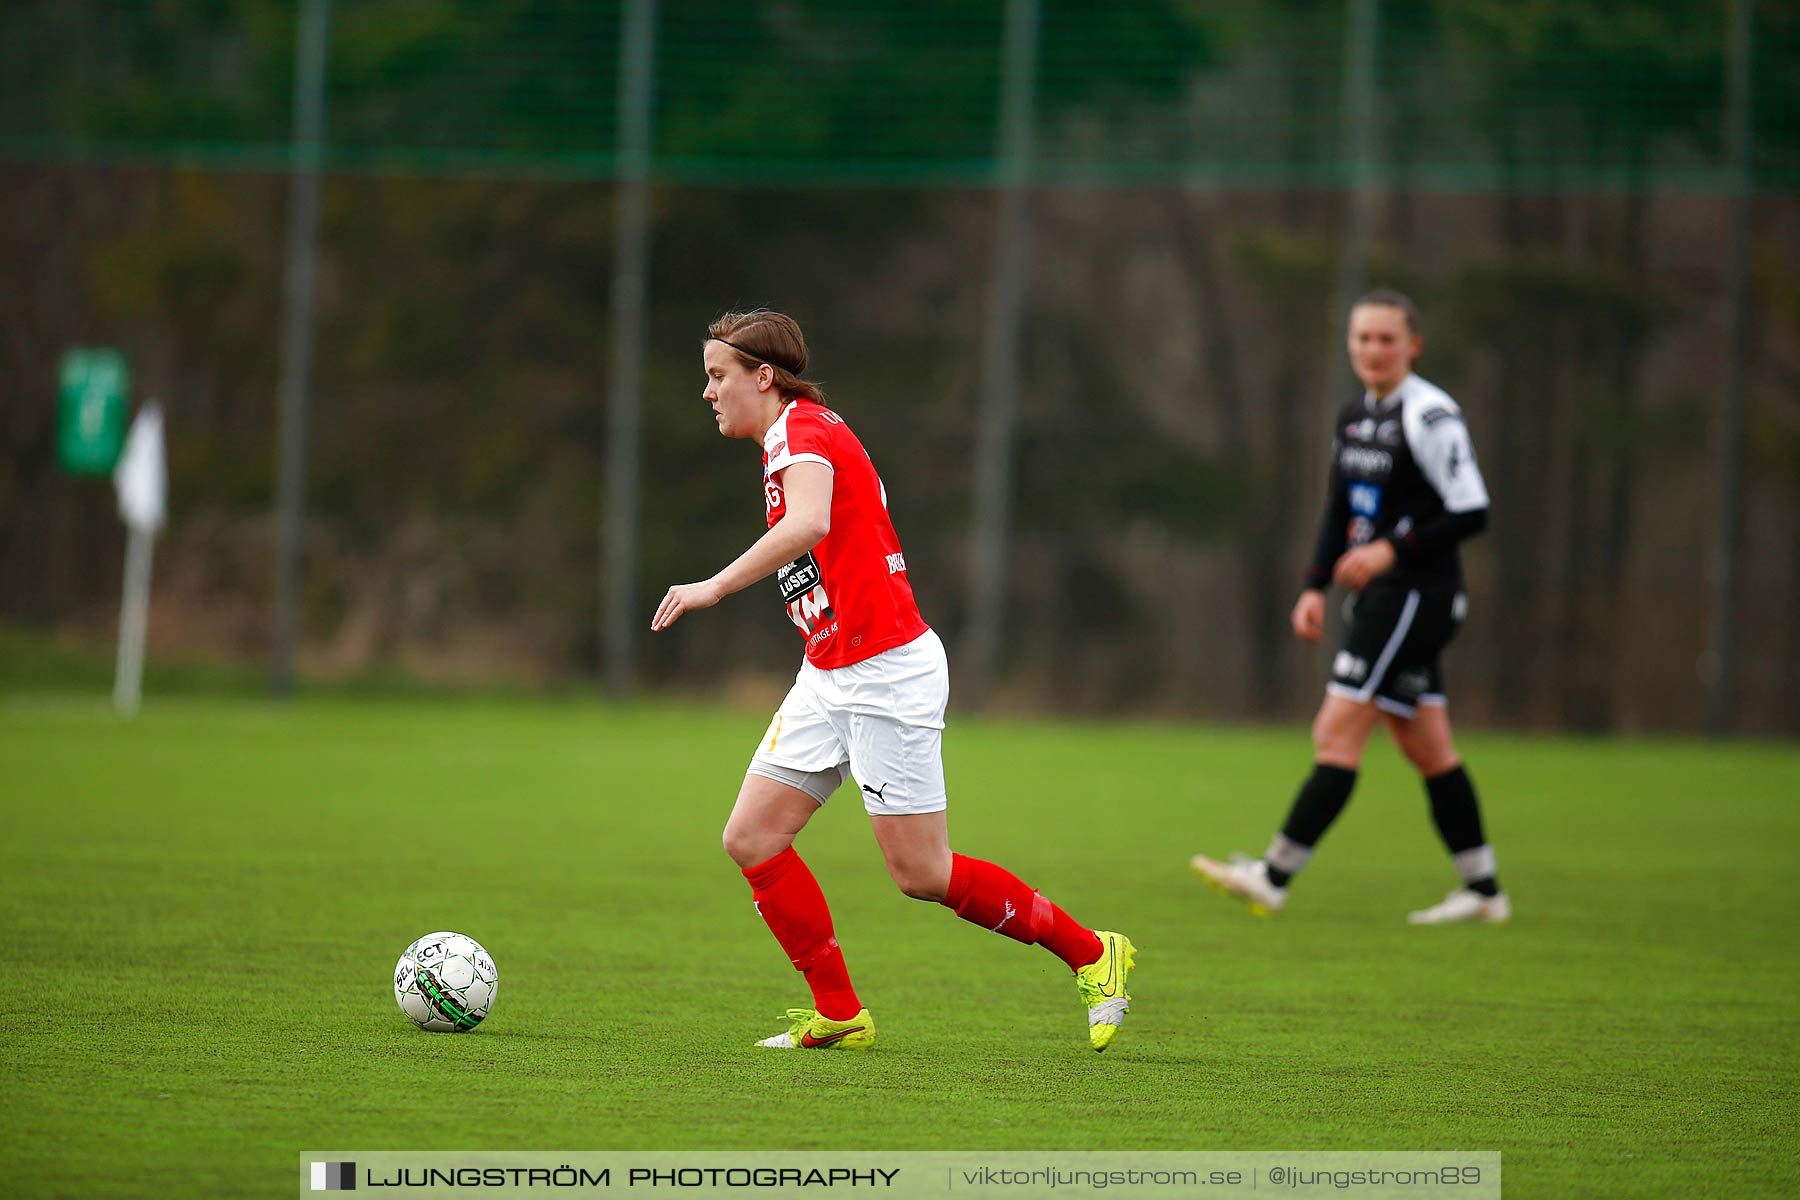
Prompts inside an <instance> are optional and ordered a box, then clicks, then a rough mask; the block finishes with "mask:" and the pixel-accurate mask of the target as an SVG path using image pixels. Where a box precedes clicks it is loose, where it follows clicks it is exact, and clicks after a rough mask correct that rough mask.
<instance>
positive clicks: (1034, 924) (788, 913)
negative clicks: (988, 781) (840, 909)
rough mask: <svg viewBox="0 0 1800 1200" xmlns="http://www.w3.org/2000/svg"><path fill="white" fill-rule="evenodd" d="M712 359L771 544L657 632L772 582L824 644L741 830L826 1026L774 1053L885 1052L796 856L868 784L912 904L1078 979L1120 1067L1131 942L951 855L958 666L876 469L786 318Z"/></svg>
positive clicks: (738, 336) (708, 584) (747, 864)
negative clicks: (812, 831)
mask: <svg viewBox="0 0 1800 1200" xmlns="http://www.w3.org/2000/svg"><path fill="white" fill-rule="evenodd" d="M703 358H704V362H705V366H706V393H705V398H706V402H707V403H708V404H709V405H711V406H712V411H713V418H714V420H716V421H717V422H718V425H719V432H720V433H722V434H724V435H725V436H726V437H730V438H749V439H754V440H756V441H758V442H760V443H762V449H763V503H764V506H765V508H766V509H767V516H768V525H769V530H768V532H767V533H765V534H764V535H763V536H762V537H761V538H759V539H758V540H757V542H756V543H755V544H754V545H752V546H751V547H750V548H749V549H748V550H746V551H744V553H743V554H741V555H740V556H739V557H738V558H737V560H736V561H735V562H733V563H732V564H731V565H730V566H728V567H726V568H725V569H724V570H722V571H720V572H719V573H718V574H717V575H714V576H713V577H712V578H711V579H706V580H702V581H701V582H699V583H681V584H676V585H675V586H674V587H672V588H670V589H669V591H668V594H667V595H666V596H664V597H663V600H662V603H661V604H660V605H658V606H657V609H656V616H655V618H654V619H653V620H652V621H651V624H650V628H651V629H653V630H662V629H667V628H668V627H669V626H671V625H673V624H674V623H675V622H676V621H677V620H679V619H680V618H681V616H682V615H683V614H684V613H688V612H691V611H693V610H695V609H701V608H711V607H712V606H713V605H715V604H717V603H718V602H719V601H720V600H722V599H724V598H725V597H726V596H729V595H731V594H732V593H733V592H737V591H741V590H743V589H744V588H746V587H749V586H750V585H751V584H753V583H756V582H757V581H759V580H761V579H764V578H766V577H767V576H769V575H771V574H773V575H774V576H775V577H776V580H777V582H778V583H779V584H780V587H781V598H782V600H783V602H785V603H786V605H787V613H788V618H789V619H790V620H791V621H793V623H794V624H795V626H796V627H798V629H799V630H800V636H801V637H802V638H803V639H804V640H805V642H806V658H805V660H804V661H803V662H802V663H801V665H800V673H799V675H798V676H797V677H796V678H795V680H794V686H793V688H792V690H790V691H789V692H788V694H787V698H786V699H785V700H783V701H782V702H781V707H780V708H779V709H778V710H777V711H776V713H775V716H774V719H773V720H771V721H770V722H769V729H768V732H767V733H765V734H764V735H763V737H762V740H761V741H760V742H759V743H758V745H757V748H756V753H755V754H754V755H753V756H752V758H751V760H750V765H749V768H748V770H747V772H746V774H745V776H744V784H743V787H742V788H741V789H739V791H738V797H737V804H736V805H735V806H734V807H733V808H732V810H731V817H730V819H729V820H728V821H726V823H725V852H726V853H727V854H729V855H730V856H731V858H732V861H734V862H736V863H737V865H738V866H739V868H741V869H742V870H743V872H744V878H745V879H747V880H749V882H750V888H751V893H752V897H753V900H754V903H755V905H756V911H757V912H758V913H760V914H761V915H762V919H763V920H764V921H766V922H767V923H768V926H769V931H770V932H771V933H773V934H774V935H775V940H776V941H777V942H779V943H781V948H782V950H784V951H785V952H786V953H787V956H788V958H789V959H791V960H792V961H793V964H794V967H795V968H796V969H797V970H799V971H800V972H801V973H802V974H803V975H804V976H805V978H806V982H807V985H808V986H809V987H811V988H812V993H813V1004H814V1007H813V1008H809V1009H790V1010H789V1012H788V1018H789V1021H790V1028H789V1029H787V1030H786V1031H785V1032H783V1033H778V1034H776V1035H775V1036H774V1037H770V1038H765V1039H764V1040H762V1041H761V1042H759V1043H757V1044H758V1045H760V1046H767V1047H770V1048H773V1049H781V1050H799V1049H805V1050H814V1049H822V1050H829V1049H849V1050H859V1049H867V1048H868V1047H869V1046H871V1045H873V1044H874V1042H875V1022H874V1021H873V1019H872V1018H871V1017H870V1016H869V1010H868V1009H867V1008H864V1007H863V1003H862V1001H861V1000H860V999H859V998H858V997H857V994H856V989H855V988H854V987H852V986H851V983H850V973H849V970H848V969H847V968H846V967H845V965H844V955H843V952H842V951H841V950H840V949H839V948H838V940H837V937H836V935H835V933H834V932H833V930H832V924H831V910H830V909H829V908H827V907H826V904H825V896H824V894H823V893H822V892H821V891H820V890H819V885H818V882H817V881H816V880H815V879H814V878H813V874H812V872H811V871H809V870H808V869H807V867H806V864H805V863H804V862H802V861H801V860H800V856H799V854H798V853H796V852H795V850H794V845H793V843H794V837H795V835H796V834H798V833H799V832H800V831H801V830H802V829H804V828H805V827H806V823H807V821H809V820H811V819H812V816H813V814H814V813H815V812H817V811H818V810H819V808H820V806H822V805H823V804H824V803H825V801H826V800H827V799H829V798H830V796H831V794H832V793H833V792H834V791H836V790H837V788H838V786H839V785H840V784H841V783H843V781H844V779H845V778H846V777H847V776H849V775H850V774H854V775H855V776H856V781H857V784H858V785H859V786H860V788H861V789H862V797H863V807H864V808H865V809H867V810H868V813H869V824H870V825H871V826H872V827H873V829H874V831H875V840H876V842H877V843H879V844H880V846H881V852H882V855H883V857H884V858H885V859H886V860H887V868H888V874H890V875H891V876H893V880H894V883H895V884H896V885H897V886H898V887H899V888H900V890H901V891H902V892H904V893H906V894H907V895H908V896H912V897H914V898H915V899H919V900H933V901H936V902H937V903H939V904H942V905H944V906H945V907H946V908H949V909H951V910H952V911H954V912H955V913H956V915H957V916H959V917H961V918H963V919H964V920H965V921H972V922H974V923H975V924H977V925H980V926H982V927H984V928H986V929H989V930H992V931H993V932H995V933H998V934H1001V935H1003V936H1005V937H1009V938H1012V939H1013V940H1015V941H1020V942H1024V943H1025V944H1026V945H1028V946H1029V945H1032V944H1038V945H1042V946H1044V947H1045V948H1046V949H1048V950H1049V951H1050V952H1051V953H1052V954H1054V955H1056V956H1057V957H1058V958H1060V959H1062V960H1063V961H1064V962H1065V963H1067V964H1068V965H1069V968H1070V970H1072V971H1074V973H1075V982H1076V986H1077V988H1078V989H1079V991H1080V994H1081V998H1082V1001H1083V1003H1084V1004H1086V1006H1087V1014H1088V1040H1089V1042H1090V1044H1091V1045H1092V1046H1093V1048H1094V1049H1096V1050H1104V1049H1106V1047H1107V1046H1108V1045H1110V1044H1111V1042H1112V1039H1113V1036H1114V1035H1115V1034H1116V1033H1117V1032H1118V1030H1119V1025H1120V1023H1121V1022H1122V1021H1123V1020H1124V1018H1125V1013H1126V1012H1127V1011H1128V1010H1129V1009H1130V1004H1131V998H1130V996H1128V995H1127V994H1126V991H1125V981H1126V976H1127V975H1128V973H1129V972H1130V970H1131V966H1132V962H1133V959H1134V958H1135V956H1136V951H1135V949H1134V948H1133V947H1132V944H1131V941H1130V939H1128V938H1126V937H1125V936H1124V935H1123V934H1118V933H1109V932H1106V931H1104V930H1092V929H1089V928H1087V927H1086V926H1084V925H1080V924H1077V923H1076V922H1075V921H1074V920H1073V919H1072V918H1070V916H1069V915H1068V914H1067V913H1065V912H1064V911H1063V910H1062V909H1061V908H1058V907H1057V906H1056V905H1055V904H1053V903H1051V902H1050V900H1049V899H1047V898H1046V897H1044V896H1043V895H1042V894H1041V893H1039V892H1036V891H1034V890H1032V889H1031V888H1030V887H1028V886H1027V885H1026V884H1024V883H1023V882H1021V881H1020V880H1019V878H1018V877H1017V876H1016V875H1014V874H1012V873H1011V872H1010V871H1007V870H1006V869H1005V868H1003V867H999V866H996V865H995V864H993V863H990V862H984V861H982V860H981V859H978V858H969V857H967V856H965V855H961V854H956V853H954V852H952V851H951V849H950V835H949V825H948V822H947V820H946V818H945V813H944V810H945V805H946V803H947V800H946V796H945V791H944V764H943V757H942V739H943V729H944V708H945V705H946V704H947V702H948V700H949V695H950V672H949V666H948V664H947V663H946V661H945V656H944V646H943V643H942V642H940V641H939V640H938V636H937V634H936V633H934V632H932V630H931V627H930V626H928V625H927V624H925V621H924V619H923V618H921V617H920V616H919V609H918V605H917V604H916V603H915V602H914V600H913V591H912V585H911V584H910V583H909V582H908V581H907V566H906V557H905V554H904V553H903V552H902V551H901V549H900V539H899V538H898V537H897V536H895V533H894V526H893V522H892V521H891V520H889V519H888V511H887V491H886V489H885V488H884V487H883V486H882V482H881V479H880V477H879V476H877V475H876V473H875V465H874V463H872V462H871V461H870V459H869V455H868V452H867V451H866V450H864V449H863V445H862V443H861V442H860V441H858V440H857V438H856V435H855V434H854V433H852V432H850V427H849V426H848V425H846V424H845V423H844V420H843V418H842V417H840V416H838V415H837V413H835V412H833V411H832V410H831V409H830V408H828V407H826V405H825V397H824V394H823V393H822V392H820V391H819V389H818V387H817V386H815V385H814V384H812V383H809V382H807V381H806V380H805V379H803V378H802V376H803V375H804V374H805V372H806V340H805V338H804V337H803V336H802V335H801V332H800V327H799V325H798V324H796V323H795V322H794V321H793V319H792V318H790V317H787V316H785V315H783V314H781V313H777V312H770V311H767V310H758V311H755V312H747V313H727V314H726V315H725V316H723V317H720V318H719V319H718V320H717V321H715V322H713V324H712V326H711V327H710V328H709V329H708V330H707V336H706V340H705V349H704V352H703Z"/></svg>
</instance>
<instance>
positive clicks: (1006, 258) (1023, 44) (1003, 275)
mask: <svg viewBox="0 0 1800 1200" xmlns="http://www.w3.org/2000/svg"><path fill="white" fill-rule="evenodd" d="M1038 21H1039V14H1038V4H1037V0H1008V3H1007V6H1006V49H1005V54H1004V60H1003V63H1004V66H1003V71H1002V76H1001V94H1000V128H999V137H998V142H999V145H998V148H997V149H998V159H999V161H998V175H999V181H998V182H999V188H998V191H999V195H998V201H999V206H998V207H999V217H998V224H999V228H998V231H997V232H998V236H997V238H996V246H995V254H994V276H993V284H992V287H991V289H990V291H989V293H988V329H987V345H986V350H985V354H984V364H983V370H982V395H981V398H980V413H979V416H978V418H977V427H976V434H975V463H974V473H975V479H974V505H973V509H974V513H973V515H974V529H973V531H972V532H971V535H970V539H969V594H968V610H969V628H968V633H967V634H966V638H967V643H966V657H967V662H968V667H969V673H968V678H967V682H966V683H965V684H964V688H965V690H966V691H967V693H968V694H969V695H971V696H972V697H973V698H974V700H975V702H976V703H977V704H980V703H981V702H983V701H984V700H985V699H986V697H987V693H988V690H989V689H990V688H991V687H992V686H993V682H994V677H995V675H996V674H997V673H998V670H999V663H1000V646H1001V643H1002V640H1003V638H1004V634H1005V623H1006V575H1007V571H1006V567H1007V556H1008V554H1009V553H1010V550H1009V546H1010V543H1011V538H1010V534H1011V529H1010V524H1011V501H1012V455H1013V428H1014V425H1015V424H1016V411H1017V408H1018V397H1019V373H1020V368H1021V362H1020V359H1021V344H1022V341H1023V332H1024V329H1023V327H1024V320H1025V289H1026V285H1027V283H1028V282H1029V281H1030V278H1031V211H1030V199H1031V193H1030V182H1031V156H1032V139H1033V135H1034V132H1035V124H1036V114H1035V104H1034V92H1035V90H1036V85H1037V47H1038Z"/></svg>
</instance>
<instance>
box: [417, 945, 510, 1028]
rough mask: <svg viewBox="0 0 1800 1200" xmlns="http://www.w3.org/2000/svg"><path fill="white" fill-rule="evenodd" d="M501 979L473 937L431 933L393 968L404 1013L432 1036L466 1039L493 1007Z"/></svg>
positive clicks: (488, 956)
mask: <svg viewBox="0 0 1800 1200" xmlns="http://www.w3.org/2000/svg"><path fill="white" fill-rule="evenodd" d="M499 989H500V976H499V973H498V972H497V971H495V969H494V959H493V957H492V956H491V955H490V954H488V952H487V951H486V950H485V949H483V948H482V945H481V943H480V942H478V941H476V940H475V939H474V938H472V937H466V936H464V935H463V934H460V933H450V932H448V931H444V932H440V933H428V934H426V935H425V936H424V937H422V938H420V939H419V940H418V941H416V942H414V943H413V944H412V945H410V946H408V947H407V948H406V952H405V953H404V954H402V955H401V956H400V963H399V965H398V966H396V967H395V968H394V999H395V1000H398V1001H399V1002H400V1011H401V1012H403V1013H405V1014H406V1016H407V1019H408V1020H410V1021H411V1022H412V1023H413V1024H414V1025H417V1026H418V1027H419V1028H420V1029H424V1030H428V1031H430V1032H431V1033H467V1032H468V1031H469V1030H471V1029H473V1028H475V1027H476V1026H477V1025H479V1024H481V1021H482V1018H484V1017H486V1016H487V1015H488V1010H489V1009H491V1008H493V1007H494V996H495V995H496V994H497V993H498V992H499Z"/></svg>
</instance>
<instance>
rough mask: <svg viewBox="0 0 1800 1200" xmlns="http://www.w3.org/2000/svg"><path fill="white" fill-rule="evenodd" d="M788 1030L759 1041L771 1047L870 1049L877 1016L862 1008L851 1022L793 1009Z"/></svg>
mask: <svg viewBox="0 0 1800 1200" xmlns="http://www.w3.org/2000/svg"><path fill="white" fill-rule="evenodd" d="M787 1019H788V1020H789V1021H790V1022H792V1024H791V1026H790V1027H789V1029H788V1031H787V1032H786V1033H778V1034H776V1035H775V1036H774V1037H771V1038H764V1039H763V1040H762V1041H760V1042H758V1043H756V1044H757V1045H758V1046H767V1047H768V1048H769V1049H771V1050H867V1049H868V1048H869V1047H871V1046H873V1045H874V1044H875V1018H874V1017H871V1016H870V1015H869V1010H868V1009H866V1008H865V1009H863V1010H862V1011H861V1012H859V1013H857V1014H856V1015H855V1016H854V1017H851V1018H850V1019H849V1020H848V1021H834V1020H832V1019H831V1018H830V1017H823V1016H820V1015H819V1013H818V1011H817V1010H815V1009H811V1008H790V1009H788V1010H787Z"/></svg>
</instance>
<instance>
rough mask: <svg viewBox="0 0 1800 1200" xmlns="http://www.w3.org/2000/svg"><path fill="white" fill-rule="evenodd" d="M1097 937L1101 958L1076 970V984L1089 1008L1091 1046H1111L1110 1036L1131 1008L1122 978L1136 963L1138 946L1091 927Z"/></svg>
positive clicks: (1124, 937) (1121, 936)
mask: <svg viewBox="0 0 1800 1200" xmlns="http://www.w3.org/2000/svg"><path fill="white" fill-rule="evenodd" d="M1094 936H1095V937H1097V938H1099V939H1100V957H1099V958H1098V959H1096V960H1095V961H1094V962H1091V963H1089V964H1088V965H1087V966H1085V967H1082V968H1081V969H1080V970H1078V971H1076V972H1075V986H1076V987H1077V988H1078V989H1080V991H1081V1002H1082V1003H1083V1004H1085V1005H1087V1010H1088V1041H1089V1042H1091V1043H1093V1046H1094V1049H1096V1050H1104V1049H1106V1048H1107V1047H1108V1046H1110V1045H1112V1040H1113V1035H1115V1034H1117V1033H1118V1032H1119V1026H1120V1025H1122V1024H1124V1022H1125V1014H1126V1013H1128V1012H1130V1011H1131V996H1130V995H1129V994H1128V993H1127V992H1126V991H1125V979H1126V977H1127V976H1128V975H1130V974H1131V968H1132V966H1133V965H1134V964H1135V963H1136V962H1137V947H1136V946H1133V945H1132V944H1131V939H1130V938H1128V937H1126V936H1125V935H1124V934H1122V933H1109V932H1107V931H1106V930H1104V929H1096V930H1094Z"/></svg>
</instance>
